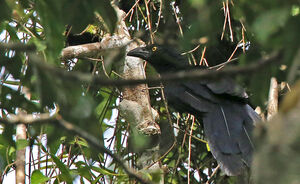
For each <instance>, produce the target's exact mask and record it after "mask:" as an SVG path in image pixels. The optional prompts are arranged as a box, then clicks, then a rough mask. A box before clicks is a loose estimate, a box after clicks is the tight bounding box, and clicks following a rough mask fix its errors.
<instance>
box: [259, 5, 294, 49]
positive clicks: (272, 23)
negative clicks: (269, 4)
mask: <svg viewBox="0 0 300 184" xmlns="http://www.w3.org/2000/svg"><path fill="white" fill-rule="evenodd" d="M289 15H290V10H289V9H288V8H280V9H271V10H269V11H266V12H263V13H262V14H261V15H260V16H259V17H258V18H257V19H256V21H255V22H254V24H253V30H254V32H255V34H256V37H257V39H258V40H259V41H260V42H262V43H266V42H267V41H268V39H269V38H270V36H272V34H274V33H276V32H277V31H278V30H279V29H280V28H282V27H283V26H284V25H285V23H286V21H287V19H288V17H289Z"/></svg>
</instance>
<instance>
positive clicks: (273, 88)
mask: <svg viewBox="0 0 300 184" xmlns="http://www.w3.org/2000/svg"><path fill="white" fill-rule="evenodd" d="M278 89H279V87H278V83H277V80H276V78H274V77H272V78H271V81H270V90H269V100H268V115H267V120H270V119H271V118H272V117H273V116H274V115H275V114H277V112H278Z"/></svg>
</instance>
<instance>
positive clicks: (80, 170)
mask: <svg viewBox="0 0 300 184" xmlns="http://www.w3.org/2000/svg"><path fill="white" fill-rule="evenodd" d="M17 2H18V3H15V1H0V33H1V41H0V42H1V43H9V42H13V43H24V44H33V45H34V46H35V47H36V48H37V50H36V51H34V52H33V51H31V52H20V51H10V50H7V49H4V48H2V47H0V71H1V74H0V111H1V113H0V114H1V118H6V117H7V116H9V115H8V114H16V109H17V108H21V109H23V110H25V111H26V113H27V114H38V113H51V114H53V113H59V114H60V115H61V116H62V118H63V119H64V120H66V121H69V122H71V123H72V124H73V125H75V126H77V127H79V128H80V129H82V130H84V131H86V132H89V134H91V135H93V136H95V137H97V139H98V140H99V142H100V143H101V144H104V143H108V144H110V145H111V146H110V147H108V148H109V149H113V152H114V153H117V154H119V155H120V156H121V157H123V158H124V159H125V160H126V162H128V164H129V165H130V166H132V167H136V165H137V163H136V160H137V159H138V158H139V154H136V153H130V150H128V147H126V146H127V145H128V144H127V142H126V141H127V139H126V138H127V135H128V132H130V129H129V122H126V120H124V119H122V117H119V115H118V114H117V111H116V110H115V109H116V108H117V105H116V104H117V102H116V101H117V99H118V98H119V97H120V89H117V88H116V87H104V86H91V85H90V84H89V83H81V82H78V81H75V80H69V79H65V78H63V76H60V75H57V74H56V73H55V72H53V71H48V70H44V69H43V68H42V67H39V66H37V65H34V64H32V63H31V62H30V60H31V59H32V56H36V58H38V61H39V62H41V63H42V62H45V63H44V64H45V65H47V66H48V65H50V66H52V67H53V68H54V69H57V70H65V71H66V72H74V71H76V72H81V73H84V74H90V73H92V72H95V73H98V75H100V76H102V77H103V78H104V79H106V78H107V76H106V74H107V75H108V77H110V78H112V79H118V78H119V76H118V75H117V74H115V73H114V72H116V71H119V70H118V67H120V66H121V65H120V63H122V61H123V60H124V55H125V53H124V52H125V51H124V50H110V51H107V53H105V54H103V56H101V57H99V58H97V59H100V60H97V61H96V60H90V59H86V58H85V59H80V60H78V61H76V60H69V61H64V62H62V61H61V60H60V59H59V56H60V53H61V51H62V49H63V47H64V46H66V45H65V43H66V40H65V39H66V38H65V35H64V33H65V30H66V27H67V25H69V26H71V27H72V29H71V32H72V33H77V34H79V33H81V32H82V31H84V29H85V28H86V27H87V26H88V25H89V24H94V25H95V27H96V26H97V28H99V30H100V31H99V32H101V34H102V33H103V34H106V33H114V31H115V28H116V22H117V16H116V12H115V11H114V8H113V7H112V5H111V3H110V1H109V0H92V1H81V0H75V1H72V0H51V1H50V0H24V1H17ZM147 2H148V1H147ZM161 2H162V4H161ZM134 3H135V1H127V0H119V7H121V9H123V10H125V11H129V9H131V6H132V5H133V4H134ZM170 3H175V4H174V7H175V8H176V6H178V9H177V10H176V11H174V9H173V7H172V6H171V5H170ZM224 3H225V4H226V1H224ZM160 6H162V7H160ZM228 6H229V8H230V18H231V29H232V32H233V37H232V38H233V42H231V35H230V31H229V30H230V29H229V25H228V22H227V24H226V29H225V32H224V39H223V40H222V41H221V40H220V37H221V35H222V30H223V23H224V20H225V16H224V11H223V9H222V8H223V1H211V0H176V1H174V0H167V1H164V0H163V1H160V0H151V1H149V4H148V9H149V15H147V12H146V10H147V8H146V4H145V1H144V0H140V2H139V3H138V6H137V7H135V8H133V10H134V12H133V13H131V12H129V14H128V17H127V18H125V19H124V20H125V22H126V24H127V26H128V27H129V28H130V34H131V36H132V37H134V36H138V37H140V38H141V39H142V40H144V41H145V42H146V43H150V42H151V37H150V35H151V36H153V37H154V40H155V41H156V42H159V43H161V42H162V43H168V44H170V45H173V46H174V47H177V48H179V50H181V51H189V50H190V49H193V48H195V47H196V46H197V45H199V44H200V47H199V48H198V49H196V50H195V51H194V52H193V53H192V54H193V56H194V59H195V61H196V63H197V64H199V62H200V60H201V56H202V51H203V50H204V47H206V53H205V55H204V57H205V58H206V59H207V61H208V64H209V65H210V66H213V65H216V64H220V63H222V62H225V61H226V60H227V59H228V58H229V57H230V55H231V54H232V52H233V50H234V49H235V47H236V44H237V43H239V41H240V40H241V39H243V38H244V39H245V40H244V41H245V42H250V47H249V50H247V51H246V53H245V54H243V53H242V51H241V49H240V50H239V52H238V53H236V54H235V55H234V58H235V57H238V58H239V59H238V61H234V63H232V64H234V65H236V66H247V65H249V64H251V63H255V62H257V61H258V60H260V59H262V58H264V57H266V56H268V55H270V54H271V53H273V52H278V53H280V54H281V55H282V57H281V58H278V59H280V61H281V63H276V64H273V66H270V67H267V68H266V69H264V70H262V71H261V72H259V73H258V72H256V71H254V72H253V73H252V74H250V75H243V74H241V75H239V76H237V80H238V82H239V83H240V84H242V86H245V87H246V88H247V92H248V94H250V100H251V102H252V104H253V106H254V107H255V106H257V105H259V106H261V107H262V109H263V110H264V109H265V105H266V102H267V100H266V99H267V96H268V90H269V80H270V77H271V76H275V77H277V79H278V80H279V82H281V81H287V80H288V81H289V82H290V84H293V83H294V82H295V81H296V80H298V79H299V74H298V73H299V72H297V71H298V69H299V64H298V63H299V62H298V60H299V43H300V37H299V32H300V24H299V22H300V14H299V11H300V10H299V9H300V7H299V1H296V0H289V1H278V0H277V1H269V0H254V1H246V0H240V1H228ZM160 10H161V12H160ZM174 12H176V16H177V17H178V20H179V21H178V22H177V20H176V18H175V13H174ZM127 13H128V12H127ZM95 15H100V16H101V17H102V19H103V21H102V22H101V21H99V19H98V18H99V17H98V18H97V17H96V16H95ZM148 16H149V17H150V20H148V18H147V17H148ZM160 16H161V17H160ZM159 18H160V19H159ZM158 20H159V24H157V23H158ZM149 21H150V23H151V31H150V30H149ZM241 22H242V23H243V25H244V26H245V28H246V31H245V32H244V35H243V34H242V25H241ZM179 26H180V27H181V28H182V31H183V35H181V33H180V31H179V30H180V29H179ZM141 32H142V34H140V33H141ZM87 34H88V35H86V36H87V38H89V39H90V38H91V39H92V42H94V41H100V40H101V39H102V38H101V35H100V34H99V35H98V33H97V34H96V37H97V39H95V38H94V37H91V35H90V33H87ZM76 41H77V40H76ZM79 43H80V44H81V43H86V42H81V40H80V41H79ZM69 45H73V44H69ZM187 57H188V58H189V59H190V61H191V63H194V60H193V57H192V55H191V54H187ZM33 59H34V58H33ZM102 59H104V60H103V61H104V64H102ZM117 62H118V64H116V63H117ZM75 63H76V64H75ZM73 65H75V66H73ZM103 65H104V66H103ZM103 67H104V68H105V69H106V71H104V70H103ZM113 71H114V72H113ZM146 71H147V76H153V75H156V73H155V71H154V70H153V68H151V67H149V66H148V65H147V67H146ZM95 73H94V74H95ZM150 87H157V86H150ZM24 90H25V91H26V90H27V91H28V93H29V94H30V95H29V96H30V99H29V98H28V93H26V92H24ZM150 96H151V105H152V106H153V107H154V108H155V109H157V110H158V111H159V113H160V122H161V123H160V126H161V129H162V133H163V134H162V135H161V136H160V138H159V139H160V140H161V141H160V150H159V153H160V154H161V155H163V156H164V157H162V158H161V160H160V161H161V163H162V164H165V165H166V167H167V169H168V172H166V174H165V183H187V173H188V169H187V168H188V167H187V163H188V156H189V152H190V153H191V160H190V164H191V168H192V169H191V170H190V182H191V183H199V180H200V183H205V182H207V181H208V180H209V181H210V182H211V183H234V182H235V180H236V178H230V177H227V176H224V175H223V174H222V173H221V172H219V171H218V172H217V173H216V174H215V175H214V176H212V177H211V174H212V172H213V171H214V168H216V167H217V164H216V162H215V161H214V158H213V156H212V155H211V153H210V152H209V151H207V147H206V144H205V143H203V142H202V141H201V140H203V139H205V137H204V134H203V128H202V127H201V123H198V122H195V123H194V126H193V127H191V126H192V119H191V118H190V116H189V115H187V114H181V115H180V116H179V115H178V114H177V112H175V111H174V110H173V109H169V110H170V114H171V119H172V124H170V122H169V121H168V114H167V111H166V107H165V103H164V102H163V98H162V96H161V93H160V89H157V88H156V89H151V90H150ZM56 111H57V112H56ZM113 111H114V112H115V113H113ZM112 116H114V117H113V118H114V121H113V123H111V122H108V121H109V120H110V119H111V117H112ZM115 116H117V117H115ZM0 123H1V127H0V130H1V134H0V170H1V171H2V172H3V173H1V176H0V177H1V179H3V175H4V174H6V173H8V171H9V169H12V170H13V169H14V165H13V164H11V163H13V162H14V161H15V153H16V149H17V148H16V141H15V138H14V136H15V132H16V129H15V127H16V126H15V125H7V124H3V123H2V122H0ZM174 127H175V128H174ZM191 128H193V137H192V138H191V142H190V141H189V138H190V135H189V133H190V130H191ZM174 130H175V131H174ZM27 131H28V132H27V134H28V137H29V140H30V145H31V148H33V147H35V146H39V148H40V151H41V152H42V154H45V153H46V154H47V155H48V156H44V157H41V158H40V159H39V160H35V162H34V163H35V164H36V165H38V164H42V163H48V165H47V166H44V167H41V170H40V171H38V170H35V171H33V169H32V173H31V182H32V183H43V182H46V181H48V180H49V179H52V180H51V182H54V183H60V182H63V181H65V182H66V183H72V182H73V180H74V178H75V177H76V176H80V181H81V182H82V183H83V180H84V179H86V180H88V181H89V182H90V183H105V182H107V181H108V180H110V181H109V182H112V183H122V182H125V183H128V182H131V181H130V180H129V178H128V176H127V175H126V174H125V173H124V171H123V170H122V169H121V168H120V167H119V165H118V164H116V163H115V162H111V160H110V159H109V158H108V157H107V155H106V154H104V153H103V152H101V151H99V150H94V149H92V148H91V147H90V146H89V145H88V144H87V143H86V141H85V140H83V139H82V138H79V137H77V136H74V135H73V134H69V132H67V131H64V130H63V129H62V128H60V127H59V126H57V125H54V124H52V123H51V122H49V123H45V124H39V125H28V129H27ZM109 131H110V132H111V133H107V132H109ZM174 132H175V133H174ZM44 134H47V146H45V147H44V146H43V145H44V143H43V142H42V141H40V138H39V136H40V135H44ZM132 135H133V134H132ZM134 138H136V139H137V140H135V141H136V142H137V143H138V144H142V145H144V143H145V142H143V141H145V140H144V139H143V138H141V139H138V138H140V137H139V136H135V137H133V139H134ZM200 139H201V140H200ZM175 140H176V144H174V141H175ZM147 141H148V142H150V143H152V142H151V141H152V140H151V139H150V141H149V140H147ZM147 141H146V142H147ZM154 142H155V144H156V143H157V142H156V141H154ZM25 143H26V144H27V142H18V145H25ZM190 143H191V146H189V144H190ZM108 144H105V145H106V146H107V145H108ZM171 148H172V149H171ZM78 157H80V158H84V159H82V160H76V158H78ZM286 158H288V156H287V157H286ZM52 164H53V165H52ZM126 164H127V163H126ZM52 166H53V167H52ZM71 166H72V167H71ZM6 167H7V168H6ZM55 167H56V168H58V169H59V171H60V172H59V173H58V174H57V175H55V174H53V173H52V171H53V170H54V169H55ZM70 167H71V168H70ZM5 168H6V170H4V169H5ZM46 168H47V169H46ZM46 170H47V173H46V172H45V171H46ZM50 170H51V171H50ZM51 173H52V174H51ZM194 173H196V174H195V175H194ZM197 175H200V177H195V176H197ZM145 177H148V178H149V177H150V176H149V174H148V175H146V174H145ZM151 177H152V179H153V180H155V181H158V179H159V174H157V173H153V174H152V176H151ZM4 178H5V177H4ZM199 178H200V179H199ZM132 183H134V182H132Z"/></svg>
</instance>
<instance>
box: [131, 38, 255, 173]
mask: <svg viewBox="0 0 300 184" xmlns="http://www.w3.org/2000/svg"><path fill="white" fill-rule="evenodd" d="M127 55H128V56H134V57H139V58H142V59H144V60H146V61H148V62H149V63H150V64H151V65H152V66H153V67H154V68H155V69H156V71H157V72H158V73H165V72H176V71H179V70H189V69H190V68H191V66H190V65H189V64H188V60H187V58H186V57H184V56H182V55H181V54H180V53H179V52H178V51H175V50H174V49H172V48H170V47H167V46H162V45H156V44H152V45H148V46H146V47H139V48H136V49H133V50H131V51H129V52H128V54H127ZM193 68H194V67H193ZM163 85H164V93H165V96H166V98H167V101H168V104H169V105H170V106H172V107H173V108H175V109H176V110H177V111H179V112H188V113H190V114H193V115H194V116H195V117H196V118H197V119H200V120H202V122H203V126H204V133H205V136H206V138H207V140H208V144H209V147H210V149H211V153H212V154H213V156H214V157H215V159H216V160H217V162H218V163H219V164H220V166H221V169H222V170H223V171H224V172H225V174H226V175H229V176H235V175H240V174H242V173H243V171H244V170H245V169H246V168H248V167H250V164H251V155H252V152H253V142H252V140H251V132H252V129H253V127H254V122H257V121H259V120H260V118H259V116H258V115H257V114H256V112H255V111H254V110H253V109H252V108H251V106H250V105H248V104H247V102H248V100H247V99H248V95H247V94H246V92H245V91H244V89H243V88H241V87H240V86H238V85H237V84H235V83H234V81H233V80H232V79H230V78H228V77H223V78H221V79H212V80H206V79H205V80H201V79H199V81H185V82H177V83H165V84H163Z"/></svg>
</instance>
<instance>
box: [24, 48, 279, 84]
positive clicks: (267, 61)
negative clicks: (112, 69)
mask: <svg viewBox="0 0 300 184" xmlns="http://www.w3.org/2000/svg"><path fill="white" fill-rule="evenodd" d="M281 56H282V54H281V53H279V52H274V53H272V54H270V55H269V56H268V57H266V58H262V59H260V60H258V61H256V62H254V63H253V64H250V65H248V66H228V67H226V68H224V69H222V70H203V69H194V70H189V71H179V72H176V73H168V74H162V75H161V77H160V78H159V77H149V78H147V79H132V80H124V79H119V80H113V79H104V78H102V77H100V76H93V75H91V74H86V73H80V72H74V71H72V72H68V71H65V70H63V69H59V68H56V67H53V66H50V65H49V64H47V63H45V62H43V61H41V59H40V58H38V57H37V56H36V55H33V54H30V58H29V62H31V63H32V64H34V65H35V66H37V67H39V68H40V69H42V70H43V71H48V72H51V73H52V74H54V75H57V76H59V77H61V78H63V79H64V80H71V81H75V82H79V83H90V84H91V85H98V86H99V85H101V86H118V87H120V86H133V85H138V84H145V83H147V84H159V83H160V82H165V83H169V82H179V81H187V80H199V79H214V78H221V77H224V76H235V75H239V74H246V73H251V72H257V71H259V70H262V69H263V68H265V67H268V66H270V65H272V64H275V63H276V62H279V61H280V60H281Z"/></svg>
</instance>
